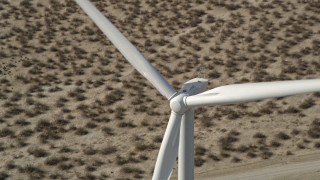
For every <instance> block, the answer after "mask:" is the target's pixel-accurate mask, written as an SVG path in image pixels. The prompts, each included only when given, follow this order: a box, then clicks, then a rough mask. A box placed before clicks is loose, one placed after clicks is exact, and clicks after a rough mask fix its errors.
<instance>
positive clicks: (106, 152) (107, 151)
mask: <svg viewBox="0 0 320 180" xmlns="http://www.w3.org/2000/svg"><path fill="white" fill-rule="evenodd" d="M100 152H101V154H103V155H109V154H113V153H115V152H117V148H116V147H115V146H110V147H105V148H103V149H101V150H100Z"/></svg>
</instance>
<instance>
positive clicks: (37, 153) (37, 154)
mask: <svg viewBox="0 0 320 180" xmlns="http://www.w3.org/2000/svg"><path fill="white" fill-rule="evenodd" d="M27 151H28V153H29V154H32V155H33V156H35V157H46V156H48V155H49V153H48V152H47V151H46V150H44V149H42V148H38V147H31V148H29V149H28V150H27Z"/></svg>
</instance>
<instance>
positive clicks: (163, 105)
mask: <svg viewBox="0 0 320 180" xmlns="http://www.w3.org/2000/svg"><path fill="white" fill-rule="evenodd" d="M94 4H95V5H96V6H97V7H98V8H99V9H100V10H101V11H102V12H103V13H104V14H105V15H106V16H107V17H108V18H109V19H110V20H111V21H112V22H113V23H114V24H115V25H116V26H117V27H118V28H119V29H120V31H121V32H123V33H124V34H125V36H127V37H128V39H129V40H130V41H132V42H133V43H134V44H135V45H136V46H137V47H138V49H139V50H140V51H141V52H143V54H144V55H145V57H146V58H147V59H148V60H150V62H151V63H152V64H153V65H154V66H155V67H156V68H157V69H159V71H160V72H161V73H162V74H163V75H164V77H165V78H166V79H168V81H169V82H170V83H172V84H173V85H174V86H175V88H177V89H178V88H179V87H180V86H181V85H182V84H183V83H184V82H186V81H187V80H189V79H192V78H195V77H202V78H208V79H210V84H209V88H214V87H216V86H220V85H225V84H231V83H242V82H260V81H273V80H289V79H308V78H319V77H320V71H319V70H320V59H319V55H320V36H319V34H320V16H319V14H320V3H319V1H317V0H294V1H278V0H274V1H261V0H256V1H253V0H241V1H236V2H234V1H231V0H227V1H220V0H210V1H204V0H195V1H191V0H183V1H182V0H172V1H148V0H143V1H135V0H132V1H131V0H129V1H115V0H103V1H102V0H95V1H94ZM0 15H1V18H0V27H1V31H0V153H1V156H0V179H5V178H6V177H8V178H9V179H26V177H29V178H30V179H150V177H151V176H152V171H153V168H154V164H155V160H156V157H157V153H158V149H159V147H160V144H161V140H162V136H163V133H164V131H165V128H166V124H167V121H168V118H169V113H170V109H169V106H168V102H167V101H166V99H165V98H164V97H162V96H161V95H160V94H159V93H158V92H157V91H156V90H155V89H154V88H153V87H152V86H151V84H150V83H148V82H147V81H146V80H145V79H144V78H143V77H142V76H141V75H139V74H138V73H137V72H136V71H135V70H134V69H133V68H132V67H131V66H130V64H129V63H127V62H126V61H125V59H124V58H123V57H122V55H121V54H120V53H119V52H118V51H117V50H116V49H115V47H114V46H113V45H112V44H111V43H110V42H109V41H108V40H106V38H105V37H104V36H103V34H102V33H101V32H100V31H99V29H98V28H97V27H96V26H95V25H94V24H93V23H92V22H91V20H90V19H89V18H88V17H87V15H85V14H84V12H83V11H82V10H81V9H80V8H79V7H78V6H77V5H76V4H75V3H74V2H73V1H71V0H65V1H55V0H41V1H40V0H34V1H28V0H0ZM319 98H320V94H319V93H314V94H305V95H299V96H294V97H287V98H280V99H273V100H265V101H260V102H252V103H247V104H243V105H234V106H221V107H206V108H198V109H196V110H195V113H196V122H195V162H196V163H195V164H196V168H195V172H196V174H199V173H202V172H208V171H212V172H218V173H219V172H220V173H221V172H224V171H225V170H226V169H230V168H231V169H232V168H233V167H238V166H242V167H243V166H246V165H248V164H252V163H261V162H266V161H269V160H270V161H271V162H272V161H273V160H277V159H279V158H287V157H298V156H301V155H305V154H313V153H317V152H319V148H320V120H319V116H320V112H319V109H320V101H319ZM243 171H245V170H243ZM173 176H176V168H175V170H174V172H173Z"/></svg>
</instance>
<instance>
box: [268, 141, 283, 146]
mask: <svg viewBox="0 0 320 180" xmlns="http://www.w3.org/2000/svg"><path fill="white" fill-rule="evenodd" d="M270 146H272V147H280V146H281V143H280V142H279V141H276V140H273V141H271V142H270Z"/></svg>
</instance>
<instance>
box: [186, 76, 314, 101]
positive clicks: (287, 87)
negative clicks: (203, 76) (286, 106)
mask: <svg viewBox="0 0 320 180" xmlns="http://www.w3.org/2000/svg"><path fill="white" fill-rule="evenodd" d="M311 92H320V79H309V80H292V81H275V82H259V83H246V84H233V85H227V86H221V87H217V88H214V89H211V90H208V91H205V92H203V93H200V94H197V95H194V96H188V97H187V98H186V99H185V103H186V105H187V106H188V107H196V106H203V105H227V104H237V103H242V102H249V101H256V100H262V99H266V98H277V97H284V96H290V95H296V94H301V93H311Z"/></svg>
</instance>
